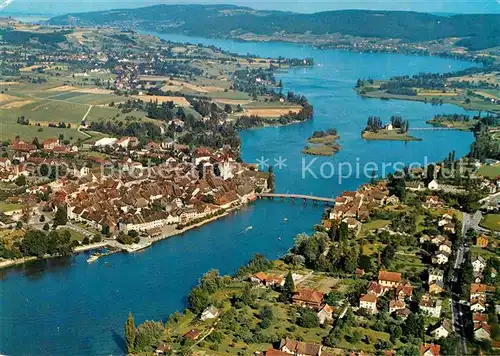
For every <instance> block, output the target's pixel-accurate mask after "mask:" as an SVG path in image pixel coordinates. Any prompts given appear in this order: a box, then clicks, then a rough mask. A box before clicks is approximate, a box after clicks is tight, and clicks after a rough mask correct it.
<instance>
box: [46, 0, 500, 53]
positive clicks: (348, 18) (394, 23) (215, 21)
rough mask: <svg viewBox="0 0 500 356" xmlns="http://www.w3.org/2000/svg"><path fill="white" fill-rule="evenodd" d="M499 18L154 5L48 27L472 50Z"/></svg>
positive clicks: (488, 40) (490, 42) (491, 40)
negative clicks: (303, 37)
mask: <svg viewBox="0 0 500 356" xmlns="http://www.w3.org/2000/svg"><path fill="white" fill-rule="evenodd" d="M193 14H196V16H193ZM228 14H230V15H231V16H228ZM499 17H500V15H496V14H487V15H474V14H467V15H452V16H438V15H433V14H427V13H418V12H409V11H369V10H341V11H325V12H318V13H311V14H300V13H293V12H283V11H260V10H253V9H250V8H248V7H239V6H233V5H156V6H150V7H144V8H139V9H122V10H116V11H97V12H91V13H80V14H69V15H62V16H57V17H54V18H52V19H51V20H50V21H49V23H50V24H52V25H69V24H72V25H75V24H76V25H85V26H89V25H97V26H103V25H114V26H117V25H119V26H120V27H122V28H123V27H129V28H137V29H141V30H150V31H157V32H167V31H168V32H182V33H185V34H188V35H203V36H209V37H226V38H227V37H231V36H234V35H238V34H244V33H255V34H259V35H272V34H275V33H277V32H279V31H284V32H286V33H290V34H304V33H311V34H314V35H323V34H328V33H329V34H331V33H340V34H344V35H352V36H360V37H376V38H399V39H403V40H405V41H409V42H415V41H431V40H437V39H441V38H444V37H460V38H466V39H463V40H462V42H460V45H463V46H466V47H469V46H470V47H471V49H474V50H478V49H484V48H491V47H495V46H499V45H500V36H499V35H498V33H499V27H500V21H499ZM118 19H120V20H118ZM367 24H370V26H367Z"/></svg>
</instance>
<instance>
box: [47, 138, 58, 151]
mask: <svg viewBox="0 0 500 356" xmlns="http://www.w3.org/2000/svg"><path fill="white" fill-rule="evenodd" d="M57 146H59V140H57V139H55V138H49V139H47V140H45V141H43V149H44V150H47V151H51V150H53V149H54V148H56V147H57Z"/></svg>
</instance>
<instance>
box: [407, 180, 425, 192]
mask: <svg viewBox="0 0 500 356" xmlns="http://www.w3.org/2000/svg"><path fill="white" fill-rule="evenodd" d="M406 189H408V190H411V191H422V190H425V185H424V183H422V182H420V181H412V182H407V183H406Z"/></svg>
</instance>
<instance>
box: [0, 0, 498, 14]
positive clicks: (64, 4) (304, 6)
mask: <svg viewBox="0 0 500 356" xmlns="http://www.w3.org/2000/svg"><path fill="white" fill-rule="evenodd" d="M3 1H4V0H0V3H1V2H3ZM158 3H163V4H190V3H191V4H192V3H198V4H200V3H203V4H213V3H223V4H235V5H242V6H250V7H253V8H256V9H266V10H288V11H296V12H317V11H326V10H339V9H373V10H410V11H420V12H444V13H500V0H468V1H465V0H393V1H391V0H384V1H380V0H352V1H348V0H312V1H307V0H272V1H263V0H254V1H251V0H209V1H206V0H198V1H196V0H144V1H141V0H81V1H74V0H69V1H68V0H14V2H13V3H12V4H11V5H9V6H8V7H7V8H6V9H5V10H4V12H8V13H18V12H21V13H31V14H42V13H43V14H62V13H67V12H79V11H82V12H83V11H93V10H106V9H114V8H125V7H130V8H132V7H141V6H148V5H153V4H158ZM0 14H1V12H0Z"/></svg>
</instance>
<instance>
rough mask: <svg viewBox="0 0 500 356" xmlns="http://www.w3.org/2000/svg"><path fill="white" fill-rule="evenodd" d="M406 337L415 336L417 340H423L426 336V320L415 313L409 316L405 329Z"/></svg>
mask: <svg viewBox="0 0 500 356" xmlns="http://www.w3.org/2000/svg"><path fill="white" fill-rule="evenodd" d="M404 332H405V335H407V336H413V337H414V338H416V339H419V340H423V338H424V335H425V327H424V318H423V317H422V316H421V315H419V314H415V313H411V314H410V315H408V318H407V319H406V321H405V327H404Z"/></svg>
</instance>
